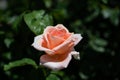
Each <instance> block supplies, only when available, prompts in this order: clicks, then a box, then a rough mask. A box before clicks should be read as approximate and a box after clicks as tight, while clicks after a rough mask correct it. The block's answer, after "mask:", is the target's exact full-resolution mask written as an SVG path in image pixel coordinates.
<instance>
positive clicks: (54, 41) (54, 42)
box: [47, 34, 65, 49]
mask: <svg viewBox="0 0 120 80" xmlns="http://www.w3.org/2000/svg"><path fill="white" fill-rule="evenodd" d="M47 39H48V41H49V46H48V48H49V49H52V48H54V47H56V46H58V45H60V44H61V43H62V42H64V40H65V39H62V38H60V37H58V36H52V35H51V34H47Z"/></svg>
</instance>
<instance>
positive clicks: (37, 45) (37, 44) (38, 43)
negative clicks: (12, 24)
mask: <svg viewBox="0 0 120 80" xmlns="http://www.w3.org/2000/svg"><path fill="white" fill-rule="evenodd" d="M42 41H43V36H42V35H39V36H36V37H35V38H34V42H33V44H32V46H33V47H34V48H36V49H37V50H39V51H45V52H46V53H48V54H52V53H54V52H53V51H52V50H50V49H48V48H45V47H43V46H42Z"/></svg>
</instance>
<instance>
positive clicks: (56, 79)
mask: <svg viewBox="0 0 120 80" xmlns="http://www.w3.org/2000/svg"><path fill="white" fill-rule="evenodd" d="M46 80H60V79H59V78H58V77H57V76H56V75H54V74H50V75H49V76H48V77H47V78H46Z"/></svg>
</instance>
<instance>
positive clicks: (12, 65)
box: [4, 58, 38, 71]
mask: <svg viewBox="0 0 120 80" xmlns="http://www.w3.org/2000/svg"><path fill="white" fill-rule="evenodd" d="M25 65H31V66H33V67H34V68H36V69H37V68H38V66H37V64H36V63H35V61H33V60H32V59H29V58H23V59H21V60H17V61H13V62H10V63H9V64H6V65H4V70H5V71H7V70H10V69H12V68H15V67H20V66H25Z"/></svg>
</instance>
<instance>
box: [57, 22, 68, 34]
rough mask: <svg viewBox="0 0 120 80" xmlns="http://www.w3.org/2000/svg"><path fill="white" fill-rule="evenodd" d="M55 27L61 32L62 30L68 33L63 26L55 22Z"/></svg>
mask: <svg viewBox="0 0 120 80" xmlns="http://www.w3.org/2000/svg"><path fill="white" fill-rule="evenodd" d="M55 28H57V29H58V30H61V31H62V32H63V30H64V31H65V32H66V33H69V31H68V29H67V28H65V27H64V26H63V25H62V24H57V25H56V26H55Z"/></svg>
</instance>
